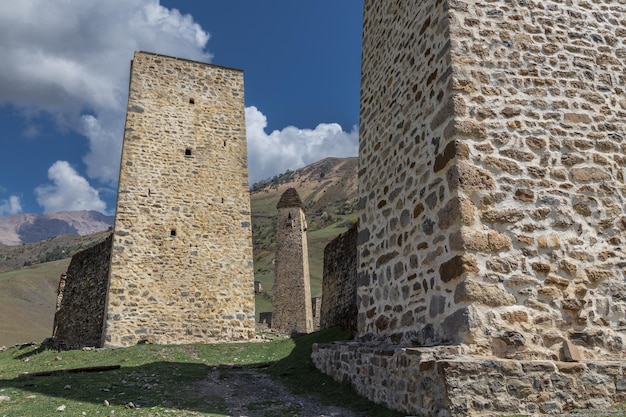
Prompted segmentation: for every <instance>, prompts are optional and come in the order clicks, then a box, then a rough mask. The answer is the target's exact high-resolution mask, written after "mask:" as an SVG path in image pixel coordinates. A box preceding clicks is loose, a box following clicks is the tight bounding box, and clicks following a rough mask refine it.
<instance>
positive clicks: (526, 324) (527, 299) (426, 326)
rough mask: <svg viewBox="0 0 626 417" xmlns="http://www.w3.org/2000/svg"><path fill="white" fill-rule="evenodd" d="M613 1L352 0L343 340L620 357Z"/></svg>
mask: <svg viewBox="0 0 626 417" xmlns="http://www.w3.org/2000/svg"><path fill="white" fill-rule="evenodd" d="M625 12H626V5H624V4H623V3H621V4H618V3H616V2H594V3H593V4H592V3H586V2H579V1H573V2H565V3H564V2H562V1H527V0H525V1H519V2H511V1H508V0H496V1H490V2H478V1H474V0H469V1H455V2H451V1H449V2H448V1H440V0H426V1H419V2H417V1H408V0H407V1H394V2H384V3H383V2H377V1H366V2H365V14H364V16H365V17H364V36H363V67H362V74H363V77H362V86H361V128H360V155H359V156H360V177H359V194H360V199H361V206H362V207H363V212H362V215H361V219H360V220H361V223H360V224H361V226H360V232H359V242H358V244H359V251H358V254H359V265H358V267H357V268H358V275H359V278H358V281H359V285H360V287H359V289H358V304H359V323H358V327H359V335H360V337H361V338H365V339H370V338H373V339H381V340H391V341H394V342H400V343H408V342H413V343H417V344H419V345H426V346H430V345H437V344H451V343H452V344H463V345H466V347H467V351H468V352H472V353H475V354H481V355H483V354H484V355H495V356H499V357H507V358H519V359H521V358H546V359H548V358H552V357H558V356H559V350H560V348H561V346H562V343H563V342H564V341H571V342H573V343H575V344H577V345H578V346H579V348H580V349H581V350H582V351H583V356H584V357H587V358H596V357H597V358H623V356H622V355H623V352H624V348H623V346H624V344H625V343H626V333H625V332H624V330H623V329H624V328H625V326H626V285H625V284H624V282H625V281H626V247H625V246H624V245H625V244H626V235H625V233H624V230H625V229H626V212H625V211H626V204H625V203H626V178H625V175H626V170H625V169H624V168H625V166H626V135H625V134H626V100H625V99H624V97H625V93H626V92H625V91H624V85H625V82H626V75H624V74H625V71H626V52H625V51H626V43H624V39H625V37H624V30H623V29H622V26H623V25H622V24H621V23H623V14H624V13H625ZM620 22H621V23H620ZM507 335H509V336H511V335H514V338H517V340H519V341H520V342H516V341H512V340H511V339H510V337H509V336H507ZM522 340H523V341H524V342H523V343H522V342H521V341H522Z"/></svg>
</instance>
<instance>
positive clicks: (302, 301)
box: [272, 188, 313, 333]
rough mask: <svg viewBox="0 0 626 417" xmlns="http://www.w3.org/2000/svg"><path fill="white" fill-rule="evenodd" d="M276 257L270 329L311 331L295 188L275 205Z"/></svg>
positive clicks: (306, 263) (305, 260)
mask: <svg viewBox="0 0 626 417" xmlns="http://www.w3.org/2000/svg"><path fill="white" fill-rule="evenodd" d="M277 209H278V217H277V220H276V256H275V258H274V259H275V260H274V269H275V272H274V288H273V290H274V291H273V299H272V329H274V330H278V331H281V332H285V333H310V332H312V331H313V310H312V305H311V278H310V275H309V255H308V253H309V251H308V245H307V238H306V230H307V224H306V218H305V215H304V206H303V205H302V201H301V200H300V196H299V195H298V192H297V191H296V190H295V188H289V189H287V190H286V191H285V192H284V193H283V195H282V196H281V197H280V200H279V201H278V204H277Z"/></svg>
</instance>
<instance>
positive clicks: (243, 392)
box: [198, 368, 366, 417]
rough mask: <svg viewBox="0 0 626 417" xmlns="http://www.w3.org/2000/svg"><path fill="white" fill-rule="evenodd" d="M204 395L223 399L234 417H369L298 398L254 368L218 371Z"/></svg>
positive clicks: (202, 386) (205, 385)
mask: <svg viewBox="0 0 626 417" xmlns="http://www.w3.org/2000/svg"><path fill="white" fill-rule="evenodd" d="M198 389H199V391H200V392H201V393H202V394H203V395H207V396H214V397H218V398H222V399H223V400H224V402H225V403H226V405H227V407H228V412H229V415H230V416H232V417H270V416H298V417H331V416H333V417H365V416H366V414H362V413H357V412H354V411H351V410H347V409H345V408H341V407H337V406H329V405H323V404H321V403H320V402H319V401H318V400H317V399H316V398H313V397H309V396H300V395H295V394H293V393H292V392H291V391H289V390H288V389H287V388H286V387H285V386H283V385H282V384H281V383H279V382H276V381H274V380H272V379H271V378H270V377H269V376H267V375H265V374H263V373H260V372H255V371H253V370H250V369H243V368H242V369H236V368H235V369H229V370H228V371H227V372H222V371H220V370H218V369H214V370H213V371H211V373H210V374H209V375H208V377H207V378H206V379H205V380H203V381H202V382H201V384H200V387H198Z"/></svg>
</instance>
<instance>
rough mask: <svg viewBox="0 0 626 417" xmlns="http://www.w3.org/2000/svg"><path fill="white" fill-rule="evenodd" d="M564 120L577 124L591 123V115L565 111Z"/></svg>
mask: <svg viewBox="0 0 626 417" xmlns="http://www.w3.org/2000/svg"><path fill="white" fill-rule="evenodd" d="M563 120H564V121H565V122H569V123H576V124H589V123H591V117H589V115H588V114H585V113H565V114H564V115H563Z"/></svg>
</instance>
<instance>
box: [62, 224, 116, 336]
mask: <svg viewBox="0 0 626 417" xmlns="http://www.w3.org/2000/svg"><path fill="white" fill-rule="evenodd" d="M112 241H113V237H112V235H109V237H108V238H106V239H105V240H103V241H102V242H100V243H98V244H97V245H94V246H92V247H91V248H88V249H85V250H83V251H80V252H78V253H77V254H75V255H74V256H72V261H71V262H70V265H69V267H68V269H67V273H66V274H63V275H62V276H61V280H60V282H59V289H58V297H57V307H56V312H55V314H54V326H53V331H52V338H53V340H54V343H55V344H56V345H57V346H58V347H59V348H81V347H85V346H99V345H100V342H101V339H102V326H103V324H104V307H105V304H104V302H105V299H106V292H107V285H108V279H109V264H110V262H111V243H112Z"/></svg>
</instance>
